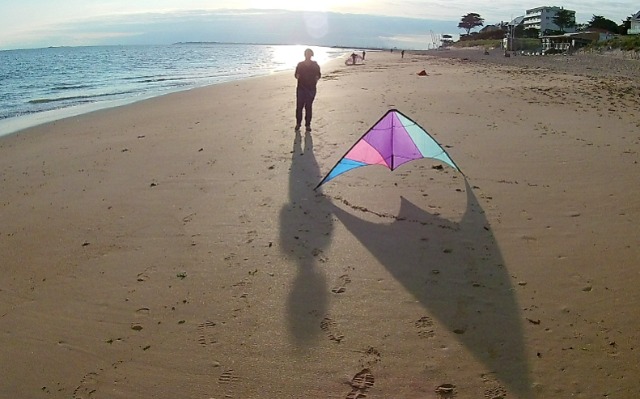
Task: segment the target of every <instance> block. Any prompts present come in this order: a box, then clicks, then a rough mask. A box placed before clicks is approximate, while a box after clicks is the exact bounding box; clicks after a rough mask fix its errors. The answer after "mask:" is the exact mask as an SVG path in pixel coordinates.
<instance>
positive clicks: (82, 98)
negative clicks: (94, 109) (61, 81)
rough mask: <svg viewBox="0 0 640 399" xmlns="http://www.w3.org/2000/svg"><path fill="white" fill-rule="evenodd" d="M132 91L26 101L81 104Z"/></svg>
mask: <svg viewBox="0 0 640 399" xmlns="http://www.w3.org/2000/svg"><path fill="white" fill-rule="evenodd" d="M132 93H134V92H133V91H122V92H116V93H102V94H93V95H85V96H69V97H56V98H37V99H34V100H29V101H27V102H28V103H29V104H46V103H55V102H64V101H77V100H86V101H82V102H87V101H91V100H92V99H98V98H102V97H113V96H120V95H125V94H132Z"/></svg>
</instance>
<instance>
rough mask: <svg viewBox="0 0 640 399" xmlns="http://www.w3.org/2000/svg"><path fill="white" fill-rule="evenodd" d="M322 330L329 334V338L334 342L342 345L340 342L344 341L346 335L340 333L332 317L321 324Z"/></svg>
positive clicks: (323, 320) (326, 318)
mask: <svg viewBox="0 0 640 399" xmlns="http://www.w3.org/2000/svg"><path fill="white" fill-rule="evenodd" d="M320 328H321V329H322V331H324V332H325V333H327V336H328V337H329V339H330V340H332V341H335V342H337V343H340V341H342V339H343V338H344V335H342V334H341V333H340V331H338V329H337V325H336V322H335V321H333V319H331V318H330V317H325V318H324V319H322V321H321V322H320Z"/></svg>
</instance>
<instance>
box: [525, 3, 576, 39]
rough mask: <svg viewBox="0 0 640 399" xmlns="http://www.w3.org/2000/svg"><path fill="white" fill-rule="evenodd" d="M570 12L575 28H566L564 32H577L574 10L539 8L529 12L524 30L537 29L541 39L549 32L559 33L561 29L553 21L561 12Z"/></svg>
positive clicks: (526, 15)
mask: <svg viewBox="0 0 640 399" xmlns="http://www.w3.org/2000/svg"><path fill="white" fill-rule="evenodd" d="M562 10H564V11H568V12H569V13H570V14H571V17H572V22H573V25H574V26H571V27H564V31H565V32H567V33H571V32H575V23H576V12H575V11H572V10H565V9H564V8H562V7H547V6H545V7H537V8H532V9H530V10H527V12H526V14H525V15H524V21H523V23H524V28H525V29H537V30H538V31H540V37H542V36H544V35H545V34H547V33H548V32H552V31H558V30H560V27H559V26H558V25H556V24H555V22H553V19H554V18H555V16H556V15H557V14H558V12H559V11H562Z"/></svg>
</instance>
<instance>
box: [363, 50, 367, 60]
mask: <svg viewBox="0 0 640 399" xmlns="http://www.w3.org/2000/svg"><path fill="white" fill-rule="evenodd" d="M365 55H367V52H366V51H364V50H362V61H364V56H365Z"/></svg>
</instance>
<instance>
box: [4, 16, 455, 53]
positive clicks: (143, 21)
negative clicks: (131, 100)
mask: <svg viewBox="0 0 640 399" xmlns="http://www.w3.org/2000/svg"><path fill="white" fill-rule="evenodd" d="M456 25H457V23H456V22H452V21H448V22H446V21H436V20H425V19H415V18H402V17H385V16H375V15H359V14H340V13H331V12H329V13H323V12H305V11H283V10H246V11H242V10H218V11H207V10H187V11H180V12H172V13H168V12H163V13H141V14H130V15H112V16H108V17H101V18H91V19H86V20H84V21H77V22H73V23H65V24H59V25H56V26H51V27H48V28H47V29H44V30H39V31H37V32H32V34H31V35H30V36H29V37H28V40H27V42H28V43H30V44H32V43H33V41H35V40H36V38H37V37H44V38H46V40H44V41H42V43H41V46H60V45H80V44H93V45H106V44H125V45H126V44H170V43H175V42H189V41H218V42H236V43H264V44H307V45H321V46H334V45H337V46H346V47H388V46H399V45H403V46H406V47H407V48H420V49H423V48H428V46H430V42H431V40H429V41H424V40H423V37H421V35H428V34H429V32H430V31H437V32H439V33H452V32H453V33H455V32H456V31H457V28H456ZM410 37H414V38H416V41H415V42H411V41H410V40H408V38H410ZM0 45H1V44H0Z"/></svg>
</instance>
